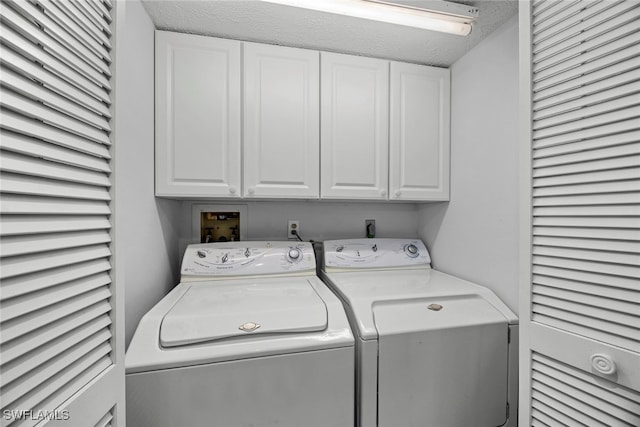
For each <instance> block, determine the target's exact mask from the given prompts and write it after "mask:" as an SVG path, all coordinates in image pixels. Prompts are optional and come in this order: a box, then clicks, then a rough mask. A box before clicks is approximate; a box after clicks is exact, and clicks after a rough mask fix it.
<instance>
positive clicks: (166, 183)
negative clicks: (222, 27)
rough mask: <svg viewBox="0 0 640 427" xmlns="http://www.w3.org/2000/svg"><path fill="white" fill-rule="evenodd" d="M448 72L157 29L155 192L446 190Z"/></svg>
mask: <svg viewBox="0 0 640 427" xmlns="http://www.w3.org/2000/svg"><path fill="white" fill-rule="evenodd" d="M449 86H450V83H449V70H448V69H440V68H433V67H426V66H420V65H413V64H405V63H399V62H390V61H386V60H382V59H373V58H365V57H360V56H353V55H344V54H335V53H326V52H318V51H313V50H307V49H296V48H289V47H283V46H272V45H265V44H258V43H248V42H239V41H234V40H224V39H217V38H213V37H202V36H194V35H187V34H179V33H171V32H165V31H157V32H156V194H157V195H158V196H166V197H184V198H244V199H254V198H255V199H265V198H281V199H295V198H300V199H317V198H321V199H342V200H354V199H362V200H398V201H430V200H433V201H439V200H448V198H449V121H450V119H449V96H450V94H449Z"/></svg>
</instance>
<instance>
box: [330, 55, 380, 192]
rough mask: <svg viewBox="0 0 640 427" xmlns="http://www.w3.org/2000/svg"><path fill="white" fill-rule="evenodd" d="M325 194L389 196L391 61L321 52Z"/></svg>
mask: <svg viewBox="0 0 640 427" xmlns="http://www.w3.org/2000/svg"><path fill="white" fill-rule="evenodd" d="M321 80H322V84H321V101H320V104H321V117H322V121H321V143H320V147H321V196H322V198H326V199H345V198H346V199H350V198H355V199H373V200H375V199H378V200H385V199H386V198H387V189H388V138H389V62H388V61H384V60H381V59H373V58H364V57H359V56H351V55H342V54H335V53H326V52H322V54H321Z"/></svg>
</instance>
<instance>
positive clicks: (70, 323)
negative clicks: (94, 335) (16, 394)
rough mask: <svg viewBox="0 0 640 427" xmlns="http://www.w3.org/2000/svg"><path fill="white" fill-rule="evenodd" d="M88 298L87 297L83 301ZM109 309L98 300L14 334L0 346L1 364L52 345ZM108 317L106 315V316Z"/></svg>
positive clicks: (106, 304)
mask: <svg viewBox="0 0 640 427" xmlns="http://www.w3.org/2000/svg"><path fill="white" fill-rule="evenodd" d="M87 300H89V298H87V299H86V300H85V301H87ZM110 310H111V306H110V305H109V303H108V302H106V301H104V300H103V301H99V302H98V303H96V304H94V305H93V306H89V307H86V308H84V309H82V310H78V311H76V312H73V313H71V314H73V316H68V317H66V318H65V317H63V318H61V320H58V321H56V322H54V323H50V324H48V325H46V326H45V327H43V328H40V329H38V330H36V331H33V332H31V333H28V334H27V333H24V334H15V336H14V339H12V340H11V341H8V342H7V343H6V344H3V346H2V364H5V363H9V362H11V361H13V360H17V361H18V362H16V363H20V361H21V360H22V359H21V357H22V356H25V355H27V354H29V352H32V351H33V350H35V349H37V348H40V347H41V346H53V345H55V342H56V340H58V339H60V338H61V337H63V336H65V334H68V333H71V331H74V330H75V329H77V328H82V327H84V326H85V325H86V324H88V323H89V322H94V321H97V320H96V319H99V318H102V317H105V316H103V315H104V314H105V313H108V312H109V311H110ZM106 317H107V318H108V316H106ZM44 348H46V347H44Z"/></svg>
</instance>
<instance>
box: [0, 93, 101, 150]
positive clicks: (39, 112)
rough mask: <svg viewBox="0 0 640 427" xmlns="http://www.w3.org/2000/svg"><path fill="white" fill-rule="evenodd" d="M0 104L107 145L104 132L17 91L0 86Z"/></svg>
mask: <svg viewBox="0 0 640 427" xmlns="http://www.w3.org/2000/svg"><path fill="white" fill-rule="evenodd" d="M0 105H1V106H3V107H5V108H9V109H11V110H13V111H15V112H17V113H19V114H22V115H25V116H27V117H32V118H35V119H37V120H41V121H43V122H45V123H49V124H51V125H53V126H56V127H59V128H61V129H63V130H66V131H68V132H71V133H74V134H76V135H78V136H81V137H83V138H86V139H90V140H92V141H95V142H98V143H101V144H105V145H109V143H110V142H109V138H108V137H107V136H105V133H104V132H102V131H100V130H99V129H96V128H95V127H93V126H90V125H87V124H85V123H82V122H80V121H78V120H74V119H72V118H70V117H69V116H67V115H65V114H62V113H60V112H59V111H57V110H55V109H53V108H48V107H47V106H45V105H43V104H40V103H39V102H36V101H34V100H32V99H30V98H27V97H23V96H20V94H19V93H16V92H13V91H10V90H7V89H5V88H4V87H2V88H0Z"/></svg>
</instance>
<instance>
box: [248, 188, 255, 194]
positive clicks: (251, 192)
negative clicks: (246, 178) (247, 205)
mask: <svg viewBox="0 0 640 427" xmlns="http://www.w3.org/2000/svg"><path fill="white" fill-rule="evenodd" d="M247 192H248V193H249V194H253V193H255V192H256V190H255V188H253V187H249V189H248V190H247Z"/></svg>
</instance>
